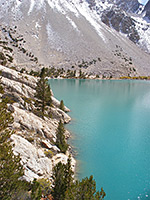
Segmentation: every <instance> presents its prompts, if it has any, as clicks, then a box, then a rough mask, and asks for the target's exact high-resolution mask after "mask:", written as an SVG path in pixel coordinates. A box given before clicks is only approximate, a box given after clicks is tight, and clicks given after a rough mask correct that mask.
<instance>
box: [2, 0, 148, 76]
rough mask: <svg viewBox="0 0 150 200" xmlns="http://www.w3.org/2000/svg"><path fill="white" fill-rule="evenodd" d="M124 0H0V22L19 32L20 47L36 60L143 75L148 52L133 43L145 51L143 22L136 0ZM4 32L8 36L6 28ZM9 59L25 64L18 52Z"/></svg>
mask: <svg viewBox="0 0 150 200" xmlns="http://www.w3.org/2000/svg"><path fill="white" fill-rule="evenodd" d="M119 2H120V3H119ZM121 2H122V3H121ZM125 2H126V1H123V0H122V1H119V0H118V1H117V0H116V1H112V0H76V1H74V0H30V1H29V0H24V1H21V0H11V1H5V0H0V6H1V9H0V23H1V24H2V27H4V26H7V27H8V26H10V27H12V29H13V27H15V26H16V27H17V31H18V32H19V33H20V34H21V35H23V36H24V40H25V42H24V43H23V44H22V45H23V48H25V49H28V51H29V52H32V54H33V55H34V57H37V58H38V61H39V63H40V64H44V65H47V66H49V65H50V66H54V67H57V68H65V69H71V68H73V69H76V70H79V69H82V70H83V71H85V72H88V73H91V74H93V73H94V74H99V75H104V76H106V77H118V76H120V75H121V76H123V75H136V74H141V75H147V74H150V66H149V60H150V55H149V54H146V53H145V52H144V51H142V50H141V49H140V48H139V47H138V46H136V45H135V44H134V43H136V44H137V45H139V46H141V47H142V48H144V49H145V50H146V51H150V41H149V37H148V34H149V31H150V28H149V24H148V23H147V22H146V21H144V19H143V18H142V16H141V15H137V14H136V11H135V10H136V9H135V2H137V1H127V2H128V4H127V5H126V4H125ZM123 3H124V4H123ZM131 4H132V6H131ZM138 5H139V4H138ZM130 6H131V9H129V8H130ZM125 7H126V9H125ZM123 8H124V10H127V11H126V12H125V11H124V10H123ZM129 11H130V12H129ZM131 11H132V12H131ZM6 29H7V28H6ZM2 32H3V33H4V30H3V29H1V33H2ZM5 35H6V37H7V38H8V39H10V42H11V38H10V35H9V31H6V33H5ZM127 37H128V38H129V39H130V40H132V41H133V42H134V43H133V42H131V41H130V40H128V38H127ZM10 45H11V43H10ZM15 59H16V62H17V63H19V64H20V66H26V67H30V68H31V66H30V65H29V63H28V62H26V61H25V59H24V58H23V57H22V56H20V53H19V52H18V56H17V57H16V58H15ZM85 63H86V64H85Z"/></svg>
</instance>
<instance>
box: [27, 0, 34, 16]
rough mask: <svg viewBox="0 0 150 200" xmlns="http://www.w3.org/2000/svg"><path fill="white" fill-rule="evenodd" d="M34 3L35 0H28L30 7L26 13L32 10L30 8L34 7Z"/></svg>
mask: <svg viewBox="0 0 150 200" xmlns="http://www.w3.org/2000/svg"><path fill="white" fill-rule="evenodd" d="M34 5H35V1H34V0H30V8H29V11H28V15H29V14H30V13H31V12H32V10H33V8H34Z"/></svg>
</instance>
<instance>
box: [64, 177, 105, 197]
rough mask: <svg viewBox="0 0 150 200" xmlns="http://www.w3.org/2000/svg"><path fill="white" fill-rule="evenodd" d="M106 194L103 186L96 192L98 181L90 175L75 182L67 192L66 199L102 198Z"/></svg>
mask: <svg viewBox="0 0 150 200" xmlns="http://www.w3.org/2000/svg"><path fill="white" fill-rule="evenodd" d="M105 196H106V193H105V192H104V190H103V188H101V191H100V192H99V191H97V192H96V182H95V180H93V176H90V177H89V178H87V177H86V178H84V179H82V181H76V182H75V183H73V184H72V185H71V187H69V188H68V189H67V191H66V193H65V200H88V199H89V200H102V199H104V197H105Z"/></svg>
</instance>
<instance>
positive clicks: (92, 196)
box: [52, 157, 106, 200]
mask: <svg viewBox="0 0 150 200" xmlns="http://www.w3.org/2000/svg"><path fill="white" fill-rule="evenodd" d="M52 196H53V198H54V200H102V199H104V197H105V196H106V193H105V192H104V190H103V188H101V191H96V182H95V180H93V176H90V177H89V178H87V177H86V178H84V179H82V180H81V181H78V180H76V181H75V180H74V173H73V171H72V169H71V158H70V157H69V158H68V162H67V164H66V165H64V164H62V163H61V162H59V163H58V164H57V165H56V166H55V167H54V169H53V187H52Z"/></svg>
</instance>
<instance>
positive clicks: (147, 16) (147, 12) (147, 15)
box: [144, 0, 150, 21]
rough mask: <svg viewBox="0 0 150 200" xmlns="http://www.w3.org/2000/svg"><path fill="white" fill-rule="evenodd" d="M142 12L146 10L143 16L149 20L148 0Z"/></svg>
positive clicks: (149, 2) (149, 7)
mask: <svg viewBox="0 0 150 200" xmlns="http://www.w3.org/2000/svg"><path fill="white" fill-rule="evenodd" d="M144 12H146V14H145V17H146V18H147V19H148V20H149V21H150V0H149V1H148V2H147V4H146V5H145V8H144Z"/></svg>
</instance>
